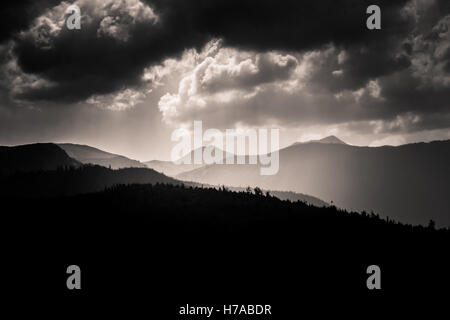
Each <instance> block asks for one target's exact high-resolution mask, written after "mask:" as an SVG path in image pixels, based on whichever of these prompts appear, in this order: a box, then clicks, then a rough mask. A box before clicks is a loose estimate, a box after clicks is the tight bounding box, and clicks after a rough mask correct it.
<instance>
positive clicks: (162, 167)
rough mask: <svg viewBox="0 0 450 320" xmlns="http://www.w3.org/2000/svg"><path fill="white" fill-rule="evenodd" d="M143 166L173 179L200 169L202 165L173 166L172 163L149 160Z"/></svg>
mask: <svg viewBox="0 0 450 320" xmlns="http://www.w3.org/2000/svg"><path fill="white" fill-rule="evenodd" d="M144 164H145V165H146V166H147V167H148V168H151V169H153V170H156V171H158V172H161V173H164V174H166V175H168V176H171V177H174V176H176V175H177V174H180V173H182V172H186V171H191V170H194V169H196V168H200V167H201V166H202V165H194V164H175V163H173V162H172V161H163V160H151V161H146V162H144Z"/></svg>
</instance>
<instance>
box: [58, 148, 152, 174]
mask: <svg viewBox="0 0 450 320" xmlns="http://www.w3.org/2000/svg"><path fill="white" fill-rule="evenodd" d="M58 146H60V147H61V148H62V149H63V150H65V151H66V152H67V154H68V155H69V156H70V157H72V158H74V159H76V160H78V161H79V162H81V163H84V164H89V163H90V164H97V165H100V166H104V167H110V168H111V169H122V168H146V167H147V166H146V165H145V164H144V163H141V162H139V161H137V160H132V159H129V158H127V157H124V156H121V155H118V154H114V153H109V152H106V151H103V150H100V149H97V148H94V147H91V146H87V145H80V144H74V143H59V144H58Z"/></svg>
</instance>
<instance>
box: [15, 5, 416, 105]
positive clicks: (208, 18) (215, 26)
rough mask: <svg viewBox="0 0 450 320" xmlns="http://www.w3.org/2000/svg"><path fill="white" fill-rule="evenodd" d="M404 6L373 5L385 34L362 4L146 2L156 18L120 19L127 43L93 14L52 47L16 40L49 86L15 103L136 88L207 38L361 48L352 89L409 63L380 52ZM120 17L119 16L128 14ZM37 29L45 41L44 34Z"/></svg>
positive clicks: (241, 44)
mask: <svg viewBox="0 0 450 320" xmlns="http://www.w3.org/2000/svg"><path fill="white" fill-rule="evenodd" d="M94 2H95V1H94ZM406 2H407V1H406V0H389V1H388V0H384V1H383V0H382V1H378V2H377V4H378V5H379V6H380V7H382V10H383V11H382V12H383V29H382V31H377V32H370V31H369V30H368V29H367V28H366V27H365V20H366V16H367V15H366V13H365V11H366V8H367V6H368V5H369V4H372V1H368V0H367V1H366V0H357V1H356V0H355V1H335V0H326V1H299V0H292V1H291V0H286V1H261V0H259V1H254V0H239V1H230V0H227V1H224V0H219V1H209V0H198V1H182V0H168V1H159V0H153V1H151V0H149V1H147V2H146V3H148V5H149V6H150V7H151V8H152V9H154V11H155V13H156V14H157V15H158V17H159V18H158V21H157V22H156V23H150V22H139V23H132V22H126V23H127V24H128V25H129V38H128V39H127V41H125V42H122V41H118V39H116V38H111V37H99V36H98V28H99V26H100V24H101V19H102V18H103V17H94V18H93V20H92V21H90V22H89V23H86V20H85V19H84V20H83V21H82V29H81V30H80V31H76V32H73V31H69V30H67V29H64V28H63V29H62V30H61V32H60V33H59V34H58V35H57V36H55V37H54V38H52V39H51V40H52V46H51V47H50V48H47V47H45V48H43V47H42V46H39V45H37V42H36V35H28V36H24V37H22V38H21V39H20V40H19V41H17V43H16V46H15V50H14V52H15V55H16V56H17V58H18V63H19V66H20V68H21V69H22V70H23V71H24V72H26V73H30V74H35V75H38V76H39V77H42V78H43V79H46V80H48V81H50V82H51V85H49V86H45V87H33V88H26V89H24V90H22V92H20V93H18V94H17V98H20V99H25V100H52V101H66V102H76V101H80V100H84V99H86V98H88V97H89V96H91V95H92V94H105V93H110V92H114V91H117V90H120V89H123V88H124V87H130V86H138V85H139V84H140V81H141V80H140V76H141V75H142V71H143V68H144V67H145V66H148V65H151V64H155V63H158V62H160V61H161V60H163V59H164V58H166V57H171V56H177V55H179V54H180V53H181V52H182V51H183V50H184V49H186V48H192V47H196V48H199V47H201V46H202V45H204V44H205V42H206V41H207V40H208V39H210V38H212V37H217V38H222V39H224V41H225V45H229V46H233V47H236V48H240V49H251V50H256V51H266V50H282V51H304V50H310V49H314V48H321V47H323V46H324V45H325V44H329V43H333V44H335V45H336V46H338V47H343V48H353V49H351V50H350V54H351V53H352V52H354V55H355V56H356V57H357V56H358V53H357V52H358V50H359V49H360V46H367V47H368V48H369V51H370V52H372V56H370V57H369V58H370V61H371V63H370V64H368V63H367V61H365V60H364V61H363V59H362V58H361V59H360V60H361V63H358V64H356V65H355V67H354V70H353V71H352V72H351V74H348V79H349V80H348V81H341V82H340V84H341V86H343V85H345V84H348V86H353V87H354V86H358V85H361V82H365V81H367V79H368V78H370V77H373V76H377V75H379V74H382V73H385V72H388V71H387V70H390V69H394V68H400V67H404V66H406V65H407V62H405V61H403V60H402V59H401V58H398V57H394V56H393V54H392V52H389V51H388V52H386V51H385V50H383V49H384V48H386V47H388V46H389V45H390V43H391V42H392V41H395V40H393V39H397V37H399V36H402V35H404V34H406V33H407V32H409V31H410V30H411V28H412V23H411V21H410V19H408V18H403V17H402V16H401V15H400V10H401V8H402V7H403V6H404V4H405V3H406ZM41 6H42V5H41ZM31 7H33V5H31V4H30V6H29V8H31ZM41 10H42V9H41ZM81 10H82V14H83V15H86V16H90V17H92V16H93V14H92V12H91V11H92V6H91V7H88V6H87V7H85V8H84V7H83V6H81ZM120 14H122V15H125V14H126V10H124V11H123V12H122V13H120ZM27 24H29V23H27ZM39 32H40V33H41V34H44V36H45V32H46V30H45V28H42V29H41V30H40V31H39ZM380 49H381V50H380ZM365 58H367V57H365ZM368 66H369V67H368ZM352 74H353V75H354V77H352Z"/></svg>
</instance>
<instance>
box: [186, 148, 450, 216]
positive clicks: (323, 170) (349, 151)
mask: <svg viewBox="0 0 450 320" xmlns="http://www.w3.org/2000/svg"><path fill="white" fill-rule="evenodd" d="M177 178H179V179H182V180H191V181H198V182H203V183H210V184H225V185H232V186H245V185H250V186H260V187H261V188H265V189H275V190H291V191H295V192H301V193H306V194H310V195H313V196H316V197H318V198H321V199H323V200H325V201H328V202H329V201H334V203H335V204H336V205H338V206H342V207H345V208H350V209H355V210H374V211H376V212H377V213H380V214H381V215H383V216H390V217H392V218H395V219H398V220H400V221H403V222H408V223H422V224H426V223H428V221H429V220H430V219H433V220H436V222H437V224H438V225H450V197H449V196H448V190H449V187H450V182H449V181H450V141H436V142H431V143H416V144H409V145H404V146H399V147H388V146H384V147H376V148H369V147H355V146H350V145H345V144H324V143H303V144H296V145H292V146H290V147H288V148H286V149H283V150H281V151H280V170H279V172H278V174H277V175H274V176H260V175H259V167H258V166H254V165H253V166H252V165H211V166H207V167H204V168H200V169H196V170H193V171H191V172H187V173H183V174H180V175H179V176H177Z"/></svg>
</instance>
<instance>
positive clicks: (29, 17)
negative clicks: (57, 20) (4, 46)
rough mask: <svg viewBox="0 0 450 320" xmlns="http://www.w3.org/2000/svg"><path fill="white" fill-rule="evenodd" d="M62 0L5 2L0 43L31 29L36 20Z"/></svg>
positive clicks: (0, 19) (7, 0) (0, 22)
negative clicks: (30, 26)
mask: <svg viewBox="0 0 450 320" xmlns="http://www.w3.org/2000/svg"><path fill="white" fill-rule="evenodd" d="M59 2H61V0H39V1H36V0H4V1H2V3H1V5H0V7H1V12H2V13H1V18H0V43H2V42H3V41H5V40H8V39H10V38H11V37H13V36H14V35H15V34H16V33H17V32H19V31H21V30H24V29H26V28H27V27H29V25H30V24H31V22H32V21H33V19H34V18H36V17H37V16H38V15H39V14H41V13H42V12H43V11H44V10H45V9H47V8H48V7H50V6H52V5H56V4H58V3H59Z"/></svg>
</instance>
